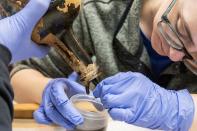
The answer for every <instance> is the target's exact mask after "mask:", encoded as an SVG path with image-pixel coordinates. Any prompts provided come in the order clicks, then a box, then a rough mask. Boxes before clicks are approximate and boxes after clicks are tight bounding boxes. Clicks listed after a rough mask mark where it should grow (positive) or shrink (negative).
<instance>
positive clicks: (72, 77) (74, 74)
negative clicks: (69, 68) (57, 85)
mask: <svg viewBox="0 0 197 131" xmlns="http://www.w3.org/2000/svg"><path fill="white" fill-rule="evenodd" d="M68 79H69V80H72V81H78V79H79V75H78V74H77V72H73V73H72V74H70V75H69V76H68Z"/></svg>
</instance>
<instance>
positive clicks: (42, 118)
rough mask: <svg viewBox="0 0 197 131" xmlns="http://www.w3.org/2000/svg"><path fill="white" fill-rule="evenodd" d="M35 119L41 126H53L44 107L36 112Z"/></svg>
mask: <svg viewBox="0 0 197 131" xmlns="http://www.w3.org/2000/svg"><path fill="white" fill-rule="evenodd" d="M33 117H34V119H35V120H36V121H37V122H38V123H40V124H52V121H51V120H50V119H49V118H48V117H47V116H46V114H45V111H44V107H43V106H40V107H39V108H38V109H37V110H36V111H34V113H33Z"/></svg>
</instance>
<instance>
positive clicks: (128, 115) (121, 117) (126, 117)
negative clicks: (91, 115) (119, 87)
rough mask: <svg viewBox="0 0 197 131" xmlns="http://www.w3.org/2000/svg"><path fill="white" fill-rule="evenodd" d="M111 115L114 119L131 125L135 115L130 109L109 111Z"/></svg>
mask: <svg viewBox="0 0 197 131" xmlns="http://www.w3.org/2000/svg"><path fill="white" fill-rule="evenodd" d="M109 114H110V116H111V117H112V119H114V120H118V121H124V122H127V123H131V120H132V119H133V117H134V113H133V112H132V111H131V110H130V109H129V108H126V109H122V108H112V109H110V110H109Z"/></svg>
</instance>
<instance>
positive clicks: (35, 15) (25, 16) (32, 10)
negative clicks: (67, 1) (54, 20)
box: [16, 0, 51, 32]
mask: <svg viewBox="0 0 197 131" xmlns="http://www.w3.org/2000/svg"><path fill="white" fill-rule="evenodd" d="M50 1H51V0H30V1H29V2H28V4H27V5H26V6H25V7H24V8H23V9H22V10H21V11H19V12H18V13H17V14H16V17H18V20H20V23H22V24H24V26H25V28H29V30H30V32H32V30H33V28H34V26H35V25H36V24H37V22H38V21H39V20H40V18H41V17H42V16H43V15H44V13H45V12H46V11H47V9H48V7H49V4H50ZM38 9H39V10H38Z"/></svg>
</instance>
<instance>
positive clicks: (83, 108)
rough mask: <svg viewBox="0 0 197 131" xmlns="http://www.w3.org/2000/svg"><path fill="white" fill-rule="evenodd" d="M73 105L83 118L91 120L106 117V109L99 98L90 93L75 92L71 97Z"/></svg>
mask: <svg viewBox="0 0 197 131" xmlns="http://www.w3.org/2000/svg"><path fill="white" fill-rule="evenodd" d="M70 100H71V101H72V104H73V106H74V107H75V108H76V109H77V110H78V111H79V112H80V113H81V115H82V116H83V117H84V118H87V119H92V120H104V119H107V117H108V116H107V110H106V109H105V108H104V106H103V104H102V103H101V101H100V99H97V98H95V97H93V96H91V95H86V94H77V95H74V96H72V97H71V99H70Z"/></svg>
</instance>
